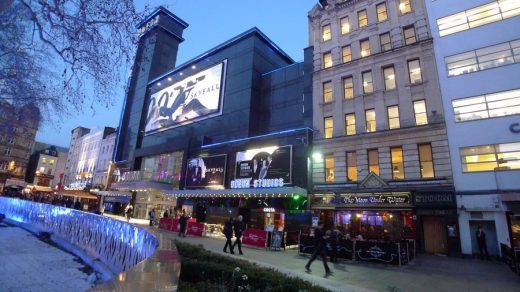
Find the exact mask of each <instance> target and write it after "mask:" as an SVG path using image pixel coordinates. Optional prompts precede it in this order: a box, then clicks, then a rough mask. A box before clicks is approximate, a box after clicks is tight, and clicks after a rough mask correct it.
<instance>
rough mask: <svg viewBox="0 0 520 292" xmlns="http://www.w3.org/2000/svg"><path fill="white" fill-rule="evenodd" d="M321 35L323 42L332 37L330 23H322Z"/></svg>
mask: <svg viewBox="0 0 520 292" xmlns="http://www.w3.org/2000/svg"><path fill="white" fill-rule="evenodd" d="M321 36H322V39H323V41H324V42H326V41H328V40H330V39H331V38H332V34H331V31H330V24H327V25H324V26H323V27H322V28H321Z"/></svg>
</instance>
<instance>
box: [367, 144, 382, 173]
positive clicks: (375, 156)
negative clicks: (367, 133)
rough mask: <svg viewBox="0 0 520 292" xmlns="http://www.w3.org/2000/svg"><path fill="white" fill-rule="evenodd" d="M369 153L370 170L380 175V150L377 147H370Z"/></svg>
mask: <svg viewBox="0 0 520 292" xmlns="http://www.w3.org/2000/svg"><path fill="white" fill-rule="evenodd" d="M367 155H368V172H373V173H375V174H377V175H379V151H377V149H370V150H368V151H367Z"/></svg>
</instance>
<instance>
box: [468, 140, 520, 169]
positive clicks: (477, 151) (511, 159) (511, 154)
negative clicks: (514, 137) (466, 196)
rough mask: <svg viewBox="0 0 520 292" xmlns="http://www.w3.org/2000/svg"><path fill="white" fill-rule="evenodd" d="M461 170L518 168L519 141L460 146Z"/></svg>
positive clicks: (519, 160) (519, 155)
mask: <svg viewBox="0 0 520 292" xmlns="http://www.w3.org/2000/svg"><path fill="white" fill-rule="evenodd" d="M460 155H461V162H462V171H463V172H477V171H497V170H510V169H520V142H516V143H507V144H497V145H484V146H475V147H463V148H460Z"/></svg>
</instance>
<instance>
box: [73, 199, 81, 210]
mask: <svg viewBox="0 0 520 292" xmlns="http://www.w3.org/2000/svg"><path fill="white" fill-rule="evenodd" d="M74 209H76V210H81V203H80V201H79V198H78V199H77V200H76V202H75V203H74Z"/></svg>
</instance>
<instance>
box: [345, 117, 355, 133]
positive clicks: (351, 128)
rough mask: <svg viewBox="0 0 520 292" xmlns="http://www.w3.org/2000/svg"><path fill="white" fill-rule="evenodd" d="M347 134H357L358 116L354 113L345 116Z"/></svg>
mask: <svg viewBox="0 0 520 292" xmlns="http://www.w3.org/2000/svg"><path fill="white" fill-rule="evenodd" d="M345 133H346V134H347V136H350V135H355V134H356V115H355V114H353V113H352V114H346V115H345Z"/></svg>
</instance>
